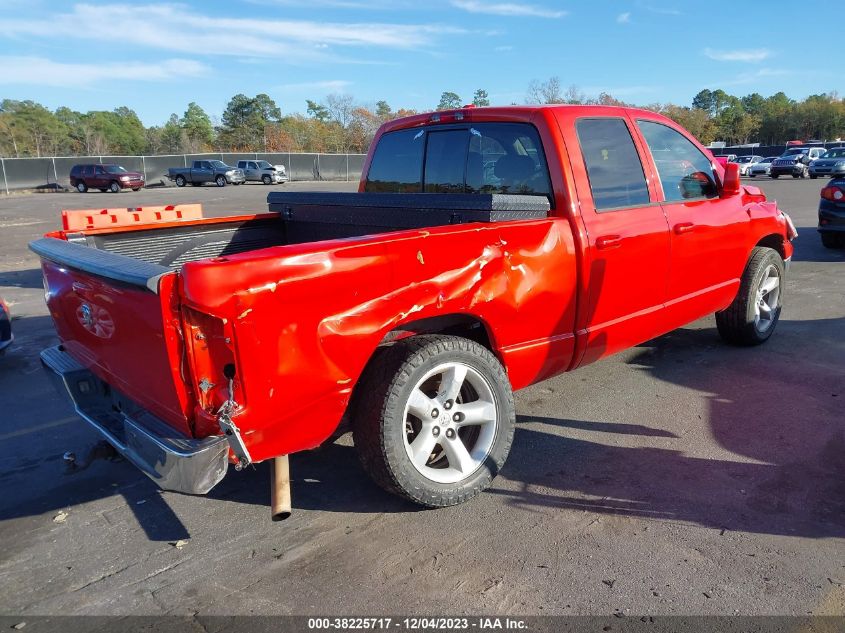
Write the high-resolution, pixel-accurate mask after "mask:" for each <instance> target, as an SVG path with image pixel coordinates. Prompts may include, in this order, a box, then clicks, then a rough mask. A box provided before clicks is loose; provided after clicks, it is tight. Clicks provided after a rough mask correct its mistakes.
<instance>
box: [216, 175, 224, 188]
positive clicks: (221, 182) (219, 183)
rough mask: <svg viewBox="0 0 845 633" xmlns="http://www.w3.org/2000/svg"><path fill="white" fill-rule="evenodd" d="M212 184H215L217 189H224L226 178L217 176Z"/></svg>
mask: <svg viewBox="0 0 845 633" xmlns="http://www.w3.org/2000/svg"><path fill="white" fill-rule="evenodd" d="M214 182H215V183H216V184H217V186H218V187H225V186H226V176H217V178H215V179H214Z"/></svg>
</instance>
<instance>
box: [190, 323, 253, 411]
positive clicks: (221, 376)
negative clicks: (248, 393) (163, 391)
mask: <svg viewBox="0 0 845 633" xmlns="http://www.w3.org/2000/svg"><path fill="white" fill-rule="evenodd" d="M182 315H183V319H184V325H185V328H184V332H185V339H186V341H185V342H186V344H187V345H186V347H187V352H188V354H189V355H190V358H191V368H192V370H193V372H192V373H193V378H194V385H193V386H194V391H195V393H196V394H197V399H198V400H199V405H200V408H202V409H203V410H204V411H205V412H206V413H210V414H213V413H215V412H216V411H217V410H218V409H219V408H220V407H221V406H223V404H224V403H225V402H226V401H227V400H228V399H229V397H230V393H229V386H230V383H229V381H230V376H231V380H232V384H231V386H232V393H231V396H234V400H235V402H237V403H238V405H240V406H243V405H244V396H243V385H242V384H241V379H240V376H239V372H238V371H237V365H236V356H235V344H234V337H233V332H232V324H231V323H229V322H228V321H226V320H225V319H218V318H217V317H214V316H211V315H209V314H205V313H203V312H198V311H196V310H192V309H190V308H187V307H183V308H182Z"/></svg>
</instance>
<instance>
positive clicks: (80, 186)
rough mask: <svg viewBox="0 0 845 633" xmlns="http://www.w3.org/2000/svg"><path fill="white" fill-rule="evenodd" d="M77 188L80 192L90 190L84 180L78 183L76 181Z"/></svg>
mask: <svg viewBox="0 0 845 633" xmlns="http://www.w3.org/2000/svg"><path fill="white" fill-rule="evenodd" d="M76 190H77V191H78V192H79V193H85V192H86V191H88V185H86V184H85V183H84V182H82V181H81V180H80V181H79V182H78V183H76Z"/></svg>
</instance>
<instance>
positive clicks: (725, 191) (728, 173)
mask: <svg viewBox="0 0 845 633" xmlns="http://www.w3.org/2000/svg"><path fill="white" fill-rule="evenodd" d="M741 190H742V183H741V181H740V178H739V165H737V164H736V163H728V164H727V165H725V179H724V181H723V182H722V197H723V198H727V197H729V196H735V195H737V194H738V193H739V192H740V191H741Z"/></svg>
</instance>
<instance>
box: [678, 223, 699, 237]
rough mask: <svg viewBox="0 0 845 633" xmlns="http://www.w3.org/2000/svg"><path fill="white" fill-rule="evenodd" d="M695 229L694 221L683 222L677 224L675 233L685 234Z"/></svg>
mask: <svg viewBox="0 0 845 633" xmlns="http://www.w3.org/2000/svg"><path fill="white" fill-rule="evenodd" d="M694 229H695V224H693V223H692V222H682V223H680V224H676V225H675V228H674V230H675V234H676V235H683V234H684V233H691V232H692V231H693V230H694Z"/></svg>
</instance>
